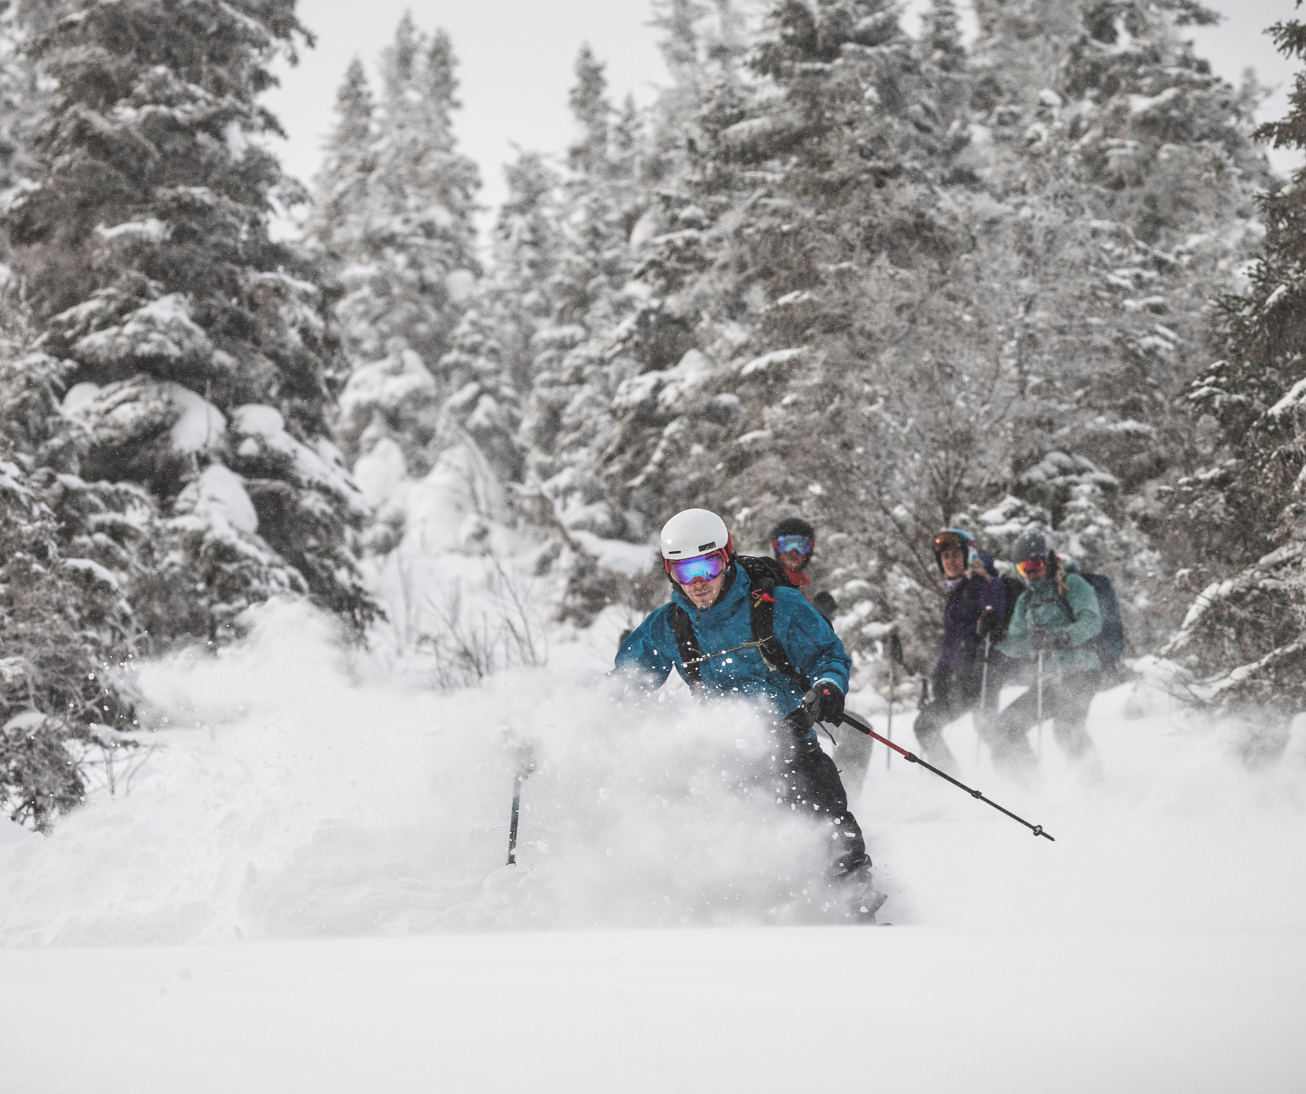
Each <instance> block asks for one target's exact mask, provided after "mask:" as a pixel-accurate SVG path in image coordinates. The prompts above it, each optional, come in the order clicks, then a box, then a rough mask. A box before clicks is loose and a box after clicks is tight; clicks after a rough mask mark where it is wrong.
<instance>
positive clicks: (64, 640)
mask: <svg viewBox="0 0 1306 1094" xmlns="http://www.w3.org/2000/svg"><path fill="white" fill-rule="evenodd" d="M29 319H30V316H29V314H28V312H27V309H25V308H24V307H22V306H21V304H19V303H18V302H17V301H16V300H15V299H14V297H13V295H12V294H9V295H7V296H5V297H2V298H0V629H2V631H3V634H4V658H3V669H4V671H3V673H0V803H3V805H4V808H5V810H6V812H7V813H8V814H9V816H10V817H11V818H12V819H13V820H15V821H18V822H19V823H22V824H27V825H31V826H33V827H36V828H45V827H47V826H48V825H49V823H50V821H51V820H52V818H53V816H54V815H55V814H56V813H59V812H66V811H68V810H69V809H71V808H73V807H74V806H76V805H77V804H79V803H80V801H81V800H82V798H83V796H84V793H85V789H86V783H85V771H84V768H83V766H82V765H81V763H80V761H79V757H82V756H84V754H85V752H86V750H88V749H103V750H104V751H105V753H106V754H107V753H109V752H111V751H113V750H115V749H117V748H123V747H130V746H131V741H130V738H129V737H127V736H124V731H128V732H129V731H130V730H131V729H132V728H133V726H134V724H135V723H134V719H133V703H134V696H133V693H132V689H131V688H130V686H129V685H128V684H127V683H126V680H125V678H124V677H123V675H122V674H121V673H120V672H119V671H118V669H119V666H120V665H121V663H122V661H123V660H124V659H126V658H127V657H129V656H130V655H131V654H132V653H133V652H134V650H135V649H137V648H138V647H139V644H140V639H141V637H142V636H141V634H140V631H139V627H138V625H137V623H136V620H135V618H134V616H133V613H132V608H131V605H130V603H129V600H128V594H129V590H130V589H131V587H132V583H133V581H132V579H133V578H136V579H139V578H140V577H141V576H142V575H143V574H145V573H147V572H148V569H149V567H150V565H151V563H152V561H153V557H152V547H153V544H154V543H155V542H157V540H158V538H159V537H158V536H157V527H156V525H155V514H154V510H153V506H152V505H151V502H150V499H149V498H148V496H147V495H146V494H145V493H144V492H143V491H140V490H138V489H133V488H131V487H128V486H120V485H115V484H111V483H106V482H92V483H88V482H86V481H85V480H84V479H82V477H81V476H80V474H79V473H78V472H79V456H80V452H81V451H82V449H83V438H82V437H81V436H80V435H79V431H78V430H77V428H76V426H75V424H74V423H73V422H72V421H70V420H69V419H68V418H67V417H65V416H64V415H62V414H61V413H60V408H59V392H60V391H61V390H62V389H63V387H64V381H65V378H66V374H67V372H68V371H69V369H70V366H69V365H68V364H67V363H64V362H59V361H56V360H54V359H53V358H51V357H49V356H48V355H46V354H43V353H40V352H38V351H34V350H33V349H32V347H31V335H32V332H31V326H30V322H29ZM70 532H71V533H73V534H70Z"/></svg>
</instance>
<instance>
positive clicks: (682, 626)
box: [669, 604, 703, 692]
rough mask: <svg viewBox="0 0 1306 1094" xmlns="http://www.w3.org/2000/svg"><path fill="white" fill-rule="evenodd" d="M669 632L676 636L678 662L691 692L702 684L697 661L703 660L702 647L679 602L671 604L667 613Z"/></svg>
mask: <svg viewBox="0 0 1306 1094" xmlns="http://www.w3.org/2000/svg"><path fill="white" fill-rule="evenodd" d="M669 621H670V623H671V633H672V634H674V635H675V636H676V648H677V649H678V650H679V651H680V664H681V665H682V666H683V667H684V670H685V679H686V680H687V681H688V683H689V690H690V691H691V692H693V691H698V690H699V688H701V687H702V686H703V673H702V672H701V671H700V670H699V667H698V666H699V662H701V661H702V660H703V649H702V647H701V646H700V645H699V644H698V635H696V634H695V633H694V624H693V623H692V622H691V621H690V618H689V613H688V612H687V611H685V609H684V608H682V607H681V606H680V605H679V604H672V605H671V611H670V613H669Z"/></svg>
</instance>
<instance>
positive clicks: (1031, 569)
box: [1016, 556, 1045, 577]
mask: <svg viewBox="0 0 1306 1094" xmlns="http://www.w3.org/2000/svg"><path fill="white" fill-rule="evenodd" d="M1044 565H1045V563H1044V562H1043V560H1042V559H1041V558H1039V557H1038V556H1035V557H1034V558H1027V559H1025V561H1024V562H1017V563H1016V569H1017V570H1019V571H1020V572H1021V573H1022V574H1024V575H1025V576H1026V577H1033V576H1034V575H1035V574H1041V573H1042V572H1043V567H1044Z"/></svg>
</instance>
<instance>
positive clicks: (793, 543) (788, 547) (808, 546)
mask: <svg viewBox="0 0 1306 1094" xmlns="http://www.w3.org/2000/svg"><path fill="white" fill-rule="evenodd" d="M771 548H772V550H774V551H775V553H776V554H778V555H787V554H788V553H789V552H790V551H798V552H799V553H801V554H804V555H810V554H811V553H812V537H811V536H776V537H775V539H773V540H772V541H771Z"/></svg>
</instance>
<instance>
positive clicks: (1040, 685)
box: [1038, 650, 1043, 760]
mask: <svg viewBox="0 0 1306 1094" xmlns="http://www.w3.org/2000/svg"><path fill="white" fill-rule="evenodd" d="M1038 758H1039V759H1040V760H1041V759H1042V758H1043V651H1042V650H1039V651H1038Z"/></svg>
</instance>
